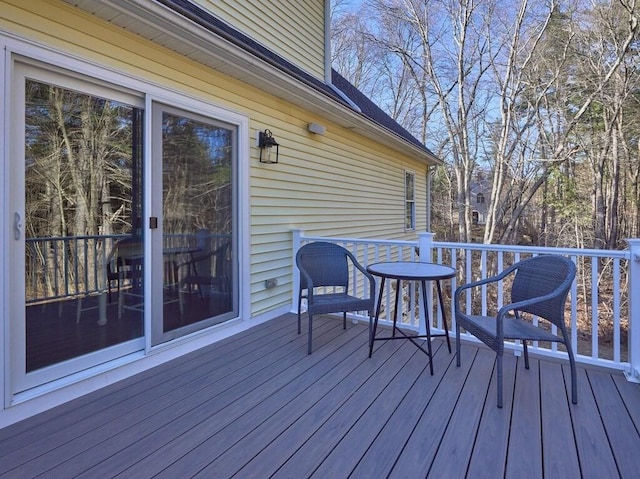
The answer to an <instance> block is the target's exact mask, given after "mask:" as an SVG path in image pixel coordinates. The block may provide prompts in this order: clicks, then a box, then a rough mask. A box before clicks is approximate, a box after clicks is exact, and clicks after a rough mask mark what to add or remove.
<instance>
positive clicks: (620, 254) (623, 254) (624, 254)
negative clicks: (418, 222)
mask: <svg viewBox="0 0 640 479" xmlns="http://www.w3.org/2000/svg"><path fill="white" fill-rule="evenodd" d="M301 239H302V240H304V241H329V242H334V243H352V244H366V243H375V244H379V245H389V246H418V241H417V240H415V241H408V240H385V239H378V238H343V237H331V236H304V235H303V236H301ZM433 247H434V248H451V249H473V250H479V251H503V252H517V253H541V254H543V253H546V254H548V253H555V254H564V255H572V256H592V257H601V258H619V259H627V260H629V259H631V252H630V251H629V250H628V249H626V250H602V249H584V248H558V247H548V246H518V245H502V244H485V243H455V242H447V241H434V242H433Z"/></svg>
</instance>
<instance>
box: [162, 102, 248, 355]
mask: <svg viewBox="0 0 640 479" xmlns="http://www.w3.org/2000/svg"><path fill="white" fill-rule="evenodd" d="M153 108H154V113H153V122H154V125H153V138H154V154H153V157H154V160H153V161H154V168H156V167H157V165H156V163H155V162H156V161H157V159H158V158H159V157H161V158H162V168H161V169H162V171H161V182H162V198H161V201H162V252H161V253H160V252H159V248H157V249H154V252H155V251H157V254H158V255H159V254H162V264H163V265H164V266H163V274H162V278H163V279H162V283H163V284H162V294H161V295H160V294H158V296H161V297H162V315H161V319H162V320H161V321H160V315H158V316H156V315H153V316H154V317H153V318H152V330H153V339H152V342H153V343H154V344H157V343H159V342H163V341H167V340H169V339H171V338H175V337H178V336H182V335H184V334H187V333H190V332H193V331H196V330H199V329H202V328H204V327H208V326H211V325H213V324H217V323H221V322H223V321H226V320H228V319H230V318H232V317H234V316H235V315H236V312H237V296H238V292H237V268H236V267H235V264H236V260H235V258H236V257H237V252H236V247H235V244H236V238H235V220H234V218H235V209H236V207H235V192H234V188H233V176H234V174H235V173H234V164H235V161H234V159H235V156H236V155H237V153H236V149H237V148H236V137H237V132H236V127H235V126H232V125H228V124H224V123H220V122H216V121H214V120H212V119H210V118H206V117H202V116H199V115H196V114H193V113H188V112H184V111H182V110H178V109H174V108H170V107H167V106H164V105H159V104H154V107H153ZM159 132H161V134H158V133H159ZM156 152H158V154H156ZM159 152H161V153H159ZM157 175H158V176H156V174H154V180H156V179H157V180H159V179H160V178H159V176H160V175H159V173H157ZM154 258H155V257H154ZM157 263H158V262H157V261H155V259H154V264H157ZM154 276H156V275H154ZM154 291H157V289H155V290H154Z"/></svg>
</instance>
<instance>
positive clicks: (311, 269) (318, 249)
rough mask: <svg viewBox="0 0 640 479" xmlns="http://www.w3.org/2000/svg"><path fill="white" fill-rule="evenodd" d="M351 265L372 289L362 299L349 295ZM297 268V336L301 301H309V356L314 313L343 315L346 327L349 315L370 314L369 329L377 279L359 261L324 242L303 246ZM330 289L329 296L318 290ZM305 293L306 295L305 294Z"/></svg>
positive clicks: (297, 260) (297, 255)
mask: <svg viewBox="0 0 640 479" xmlns="http://www.w3.org/2000/svg"><path fill="white" fill-rule="evenodd" d="M349 263H351V264H352V265H353V267H354V268H356V269H358V270H359V271H360V272H362V274H363V275H364V277H365V290H366V286H367V285H366V281H368V283H369V284H368V286H369V288H368V289H369V296H368V297H366V298H359V297H355V296H352V295H350V294H349V276H350V273H349ZM296 265H297V266H298V269H299V270H300V290H299V294H298V334H300V332H301V327H300V323H301V318H300V316H301V315H300V309H301V306H302V298H306V299H307V314H308V316H309V333H308V338H309V339H308V354H311V339H312V330H313V316H314V315H315V314H327V313H339V312H341V313H342V326H343V328H344V329H346V327H347V312H349V311H368V312H369V329H371V319H372V316H373V309H374V302H375V280H374V279H373V276H371V274H369V273H368V272H367V270H366V269H364V267H362V265H360V264H359V263H358V261H357V260H356V258H355V257H354V256H353V254H351V252H349V251H348V250H346V249H345V248H343V247H342V246H339V245H337V244H333V243H326V242H322V241H318V242H314V243H308V244H306V245H304V246H302V247H301V248H300V249H299V250H298V253H297V254H296ZM324 287H329V288H331V289H332V291H331V292H328V293H318V292H316V291H315V290H314V289H315V288H324ZM305 290H306V294H303V291H305Z"/></svg>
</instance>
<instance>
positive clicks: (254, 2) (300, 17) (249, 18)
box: [193, 0, 325, 79]
mask: <svg viewBox="0 0 640 479" xmlns="http://www.w3.org/2000/svg"><path fill="white" fill-rule="evenodd" d="M193 1H194V3H196V4H197V5H199V6H200V7H202V8H203V9H205V10H207V11H209V12H211V13H212V14H213V15H215V16H216V17H217V18H219V19H221V20H223V21H224V22H225V23H227V24H229V25H231V26H232V27H234V28H236V29H237V30H240V31H241V32H243V33H244V34H246V35H248V36H249V37H251V38H252V39H254V40H256V41H257V42H259V43H261V44H262V45H264V46H266V47H268V48H269V49H271V50H272V51H274V52H276V53H278V54H279V55H280V56H282V57H283V58H285V59H287V60H289V61H290V62H291V63H293V64H294V65H297V66H298V67H300V68H302V69H303V70H305V71H306V72H308V73H310V74H311V75H313V76H315V77H316V78H319V79H323V78H324V66H325V65H324V53H325V52H324V41H325V39H324V0H288V1H286V2H283V1H279V0H275V1H274V0H245V1H238V0H217V1H213V0H193Z"/></svg>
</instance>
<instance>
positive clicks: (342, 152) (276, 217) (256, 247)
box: [0, 0, 426, 314]
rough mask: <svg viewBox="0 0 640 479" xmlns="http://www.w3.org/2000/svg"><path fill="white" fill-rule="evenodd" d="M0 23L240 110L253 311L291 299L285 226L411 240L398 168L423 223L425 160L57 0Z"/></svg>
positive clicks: (3, 11) (12, 8)
mask: <svg viewBox="0 0 640 479" xmlns="http://www.w3.org/2000/svg"><path fill="white" fill-rule="evenodd" d="M316 3H320V2H316ZM0 29H2V30H5V31H8V32H12V33H15V34H16V35H19V36H23V37H25V38H29V39H32V40H34V41H37V42H40V43H42V44H45V45H49V46H51V47H52V48H55V49H57V50H59V51H61V52H68V53H70V54H73V55H74V56H76V57H79V58H86V59H87V60H88V61H91V62H92V63H94V64H102V65H106V66H108V67H109V68H112V69H114V70H117V71H119V72H124V73H128V74H130V75H132V76H134V77H137V78H142V79H146V80H148V81H151V82H153V83H154V84H156V85H163V86H166V87H167V88H168V89H171V90H173V91H179V92H183V93H185V94H187V95H191V96H194V97H197V98H202V99H204V100H205V101H209V102H210V103H212V104H215V105H219V106H223V107H227V108H230V109H233V110H235V111H238V112H241V113H243V114H245V115H247V116H248V117H249V119H250V129H251V132H250V134H251V137H252V138H251V139H250V140H249V141H250V145H251V148H250V150H251V158H248V159H247V158H243V159H241V161H248V162H250V164H251V169H250V179H249V181H250V188H251V200H250V201H251V206H250V225H249V226H250V244H251V258H250V263H251V264H250V272H251V278H250V282H251V292H252V298H251V301H252V313H253V314H260V313H264V312H266V311H269V310H270V309H273V308H275V307H280V306H284V305H286V304H288V303H289V302H290V300H291V290H290V288H291V275H292V271H293V265H292V261H291V255H292V253H291V246H292V245H291V230H292V229H294V228H300V229H302V230H304V231H305V232H306V233H308V234H313V235H327V236H345V237H366V238H384V239H411V240H414V239H416V235H415V233H414V232H408V233H405V232H404V171H405V168H406V169H409V170H412V171H414V172H415V174H416V206H417V230H418V231H420V230H424V229H425V227H426V224H425V218H426V209H425V204H426V195H425V190H426V182H425V178H426V166H425V165H424V164H423V163H422V162H420V161H418V160H415V159H412V158H409V157H407V156H404V155H399V154H398V153H397V152H395V151H394V150H392V149H390V148H389V147H387V146H386V145H384V144H380V143H375V142H372V141H371V140H369V139H367V138H365V137H363V136H360V135H358V134H356V133H354V132H353V131H350V130H347V129H345V128H342V127H339V126H337V125H335V124H333V123H330V122H328V121H326V120H325V119H323V118H320V117H317V116H316V115H312V114H310V113H309V112H307V111H304V110H301V109H300V108H298V107H296V106H294V105H291V104H289V103H288V102H286V101H285V100H283V99H281V98H276V97H273V96H270V95H267V94H265V92H263V91H260V90H258V89H256V88H253V87H251V86H248V85H246V84H244V83H241V82H240V81H238V80H234V79H231V78H229V77H226V76H223V75H221V74H219V73H218V72H215V71H213V70H210V69H208V68H206V67H204V66H202V65H200V64H198V63H196V62H194V61H191V60H188V59H185V58H184V57H182V56H180V55H178V54H176V53H174V52H171V51H169V50H166V49H164V48H163V47H161V46H158V45H156V44H153V43H152V42H150V41H147V40H144V39H142V38H140V37H138V36H136V35H133V34H131V33H130V32H127V31H125V30H123V29H120V28H118V27H116V26H114V25H111V24H109V23H107V22H103V21H100V20H98V19H96V18H95V17H93V16H91V15H88V14H85V13H83V12H81V11H79V10H78V9H76V8H74V7H72V6H69V5H68V4H65V3H61V2H57V1H42V0H31V1H29V2H23V1H22V0H6V1H5V0H0ZM310 122H317V123H321V124H323V125H324V126H325V127H326V134H325V135H324V136H317V135H313V134H311V133H309V132H308V131H307V124H308V123H310ZM265 128H269V129H271V131H272V132H273V134H274V137H275V138H276V140H277V141H278V143H280V163H279V164H277V165H265V164H260V163H259V162H258V156H257V155H258V149H257V148H256V147H255V136H256V135H257V131H261V130H264V129H265ZM270 278H276V279H278V283H279V285H278V286H277V287H276V288H274V289H272V290H266V289H265V285H264V281H265V280H266V279H270ZM242 280H243V281H246V280H247V279H246V278H242Z"/></svg>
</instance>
